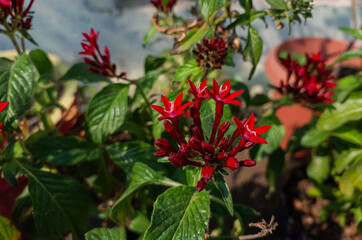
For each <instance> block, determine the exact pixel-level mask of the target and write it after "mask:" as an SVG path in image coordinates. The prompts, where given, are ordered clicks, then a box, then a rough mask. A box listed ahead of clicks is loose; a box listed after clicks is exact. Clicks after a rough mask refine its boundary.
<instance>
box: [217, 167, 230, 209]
mask: <svg viewBox="0 0 362 240" xmlns="http://www.w3.org/2000/svg"><path fill="white" fill-rule="evenodd" d="M214 183H215V186H216V188H217V189H218V190H219V192H220V194H221V196H222V199H223V200H224V202H225V205H226V208H227V209H228V211H229V213H230V214H231V215H234V208H233V198H232V196H231V193H230V190H229V187H228V185H227V184H226V181H225V178H224V177H223V176H222V175H221V174H220V173H217V174H215V176H214Z"/></svg>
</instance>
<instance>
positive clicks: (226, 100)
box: [207, 79, 244, 106]
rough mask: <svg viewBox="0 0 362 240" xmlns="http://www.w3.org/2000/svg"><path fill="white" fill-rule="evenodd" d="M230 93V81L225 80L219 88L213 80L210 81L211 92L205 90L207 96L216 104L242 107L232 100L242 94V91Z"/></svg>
mask: <svg viewBox="0 0 362 240" xmlns="http://www.w3.org/2000/svg"><path fill="white" fill-rule="evenodd" d="M230 91H231V84H230V80H227V81H226V82H225V83H224V84H223V85H221V86H220V87H219V84H218V83H217V82H216V81H215V79H213V80H212V90H211V91H209V90H207V92H208V93H209V96H210V97H212V98H213V99H214V100H215V101H216V102H217V103H223V104H234V105H238V106H242V105H243V104H242V103H240V102H238V101H236V100H234V99H235V98H236V97H237V96H239V95H240V94H242V93H243V92H244V90H240V91H236V92H234V93H232V94H230Z"/></svg>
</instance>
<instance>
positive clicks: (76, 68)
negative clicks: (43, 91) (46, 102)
mask: <svg viewBox="0 0 362 240" xmlns="http://www.w3.org/2000/svg"><path fill="white" fill-rule="evenodd" d="M88 68H89V65H88V64H86V63H76V64H74V65H73V66H72V67H71V68H70V69H69V70H68V72H66V73H65V74H64V76H63V77H61V78H60V79H59V81H68V80H78V81H81V82H84V83H95V82H109V79H108V77H105V76H103V75H100V74H97V73H94V72H91V71H89V70H88Z"/></svg>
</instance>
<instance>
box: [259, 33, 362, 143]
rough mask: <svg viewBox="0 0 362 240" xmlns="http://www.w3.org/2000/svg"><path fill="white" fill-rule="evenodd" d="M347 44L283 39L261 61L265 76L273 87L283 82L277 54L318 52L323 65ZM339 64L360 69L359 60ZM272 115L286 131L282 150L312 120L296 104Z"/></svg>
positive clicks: (284, 71) (283, 75)
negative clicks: (320, 53)
mask: <svg viewBox="0 0 362 240" xmlns="http://www.w3.org/2000/svg"><path fill="white" fill-rule="evenodd" d="M348 45H349V42H344V41H338V40H333V39H325V38H295V39H291V40H287V41H285V42H283V43H282V44H280V45H278V46H277V47H275V48H274V49H272V50H271V51H270V52H269V53H268V55H267V59H266V62H265V74H266V75H267V77H268V78H269V80H270V82H271V83H272V84H273V85H274V86H279V82H280V80H282V79H285V78H286V76H287V71H286V69H285V68H284V67H283V65H282V64H281V63H280V62H279V59H278V56H279V55H280V53H281V52H283V51H287V52H290V53H292V52H294V53H298V54H305V53H308V54H315V53H318V52H319V51H320V52H322V57H323V58H327V64H331V63H333V62H334V61H335V60H336V59H337V58H338V57H339V56H340V55H341V54H342V53H343V52H345V50H346V49H347V47H348ZM356 48H358V46H354V47H352V49H356ZM343 65H344V66H348V65H351V66H357V67H362V59H353V60H348V61H344V62H343ZM274 97H275V99H279V98H280V97H281V96H280V94H279V93H278V92H276V91H275V94H274ZM276 115H277V117H278V118H279V120H280V121H281V122H282V124H283V125H284V127H285V130H286V132H285V136H284V138H283V141H282V143H281V147H282V148H283V149H286V147H287V145H288V141H289V138H290V137H291V136H292V135H293V132H294V131H295V129H297V128H299V127H302V126H303V125H305V124H307V123H308V122H310V120H311V118H312V111H311V110H310V109H308V108H305V107H302V106H300V105H294V106H285V107H281V108H280V109H278V111H277V112H276Z"/></svg>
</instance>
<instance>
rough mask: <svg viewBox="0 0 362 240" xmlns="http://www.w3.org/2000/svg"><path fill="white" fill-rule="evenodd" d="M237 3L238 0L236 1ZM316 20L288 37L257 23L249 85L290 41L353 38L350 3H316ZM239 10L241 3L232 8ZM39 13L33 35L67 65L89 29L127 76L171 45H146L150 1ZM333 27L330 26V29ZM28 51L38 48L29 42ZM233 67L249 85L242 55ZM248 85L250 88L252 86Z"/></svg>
mask: <svg viewBox="0 0 362 240" xmlns="http://www.w3.org/2000/svg"><path fill="white" fill-rule="evenodd" d="M233 1H235V0H233ZM253 2H254V7H255V8H256V9H263V8H267V6H268V5H267V4H266V3H265V1H263V0H254V1H253ZM314 2H315V3H314V5H315V9H314V10H313V19H309V20H308V22H306V23H305V24H295V25H294V26H292V32H291V34H290V35H288V29H287V27H285V28H283V29H281V30H279V31H278V30H277V29H276V26H275V24H274V23H273V22H272V21H271V18H266V19H267V22H266V23H267V26H268V27H267V28H266V26H265V23H264V22H263V21H261V20H257V21H255V22H254V23H253V25H254V27H256V28H257V29H258V30H259V33H260V35H261V37H262V39H263V41H264V48H263V56H262V58H261V61H260V63H259V65H258V68H257V72H256V74H255V75H254V79H253V81H251V82H250V83H249V84H253V85H254V84H262V85H265V84H267V83H268V80H267V79H266V76H265V74H264V71H263V70H264V61H265V57H266V54H267V53H268V52H269V51H270V49H272V48H273V47H275V46H277V45H278V44H280V43H281V42H283V41H284V40H286V39H289V38H295V37H301V36H303V37H306V36H308V37H326V38H334V39H337V40H350V37H349V36H348V35H345V34H344V33H343V32H341V31H339V30H338V28H339V27H353V17H352V4H351V2H352V1H351V0H315V1H314ZM354 3H355V4H354V5H355V13H356V18H357V25H358V26H360V25H361V16H362V0H354ZM192 4H193V3H192V1H187V0H179V1H178V3H177V4H176V7H175V9H174V10H175V12H176V14H178V15H182V16H187V10H188V9H189V8H190V7H191V5H192ZM234 6H236V7H238V6H239V4H234ZM33 9H34V11H35V12H36V14H35V15H34V19H33V29H34V30H31V31H30V34H31V35H32V36H33V38H34V39H35V41H36V42H37V43H38V44H39V47H40V48H41V49H43V50H45V51H46V52H49V53H53V54H55V55H58V56H59V57H60V58H61V59H62V60H63V61H65V62H66V63H67V64H73V63H75V62H80V61H82V59H81V56H79V55H78V52H79V51H81V46H80V42H81V40H82V39H83V37H82V35H81V33H82V32H89V29H90V28H92V27H93V28H94V29H95V30H96V31H100V40H99V41H100V44H101V45H107V46H108V47H109V49H110V51H111V56H112V60H113V61H114V62H115V63H117V65H118V69H119V70H120V71H126V72H127V75H128V77H130V78H138V77H141V76H143V75H144V67H143V66H144V59H145V57H146V56H147V55H152V54H154V55H157V54H159V53H160V52H161V51H163V50H165V49H167V48H169V49H170V48H171V47H172V44H173V41H172V39H171V38H169V37H165V36H162V35H161V34H158V35H156V37H154V38H153V39H152V40H151V42H150V44H148V45H147V46H146V47H145V48H143V47H142V41H143V37H144V34H145V32H146V31H147V29H148V28H149V26H150V24H151V23H150V19H151V17H152V15H153V14H154V13H155V8H154V7H153V5H152V4H150V2H149V0H102V1H99V0H61V1H59V0H36V1H35V2H34V5H33ZM331 26H332V27H331ZM0 43H1V44H0V50H7V49H12V47H13V46H12V44H11V42H10V41H9V40H8V39H7V38H5V37H4V36H0ZM28 46H29V48H30V49H33V48H36V46H34V45H32V44H30V43H29V45H28ZM234 60H235V63H236V67H235V68H228V69H227V72H228V76H229V77H230V78H233V79H237V80H239V81H245V82H247V75H248V72H249V69H250V65H249V63H246V62H242V59H241V56H240V55H237V56H235V59H234ZM249 84H248V85H249Z"/></svg>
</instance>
